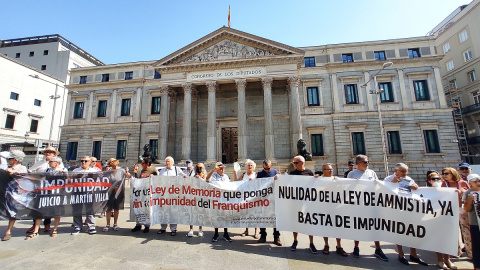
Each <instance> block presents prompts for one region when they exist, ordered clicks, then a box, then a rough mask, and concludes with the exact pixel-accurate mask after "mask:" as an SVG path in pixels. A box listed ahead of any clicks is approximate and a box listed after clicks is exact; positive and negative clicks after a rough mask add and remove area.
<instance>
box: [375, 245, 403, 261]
mask: <svg viewBox="0 0 480 270" xmlns="http://www.w3.org/2000/svg"><path fill="white" fill-rule="evenodd" d="M375 256H377V257H378V258H379V259H380V260H382V261H385V262H388V257H387V256H385V254H383V251H382V249H381V248H377V249H375ZM405 261H406V260H405Z"/></svg>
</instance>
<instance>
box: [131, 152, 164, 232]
mask: <svg viewBox="0 0 480 270" xmlns="http://www.w3.org/2000/svg"><path fill="white" fill-rule="evenodd" d="M135 165H136V164H135ZM151 166H152V159H151V158H144V159H143V160H142V170H141V171H140V179H143V178H148V177H150V176H151V175H158V172H157V170H155V168H152V167H151ZM137 181H138V179H137ZM142 181H149V179H147V180H142ZM144 226H145V228H144V229H143V232H144V233H147V232H149V231H150V224H145V225H144ZM141 229H142V224H140V223H139V222H138V220H137V223H136V224H135V227H134V228H133V229H132V232H136V231H140V230H141Z"/></svg>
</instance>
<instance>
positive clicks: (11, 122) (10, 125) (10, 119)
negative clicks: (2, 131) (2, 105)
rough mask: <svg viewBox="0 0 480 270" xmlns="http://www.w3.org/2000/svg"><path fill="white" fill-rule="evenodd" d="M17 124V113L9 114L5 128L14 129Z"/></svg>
mask: <svg viewBox="0 0 480 270" xmlns="http://www.w3.org/2000/svg"><path fill="white" fill-rule="evenodd" d="M14 125H15V115H13V114H7V120H6V121H5V128H7V129H13V127H14Z"/></svg>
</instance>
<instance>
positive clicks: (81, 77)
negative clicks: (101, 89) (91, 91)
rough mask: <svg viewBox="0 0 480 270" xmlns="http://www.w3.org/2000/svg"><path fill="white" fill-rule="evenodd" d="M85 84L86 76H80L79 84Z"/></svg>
mask: <svg viewBox="0 0 480 270" xmlns="http://www.w3.org/2000/svg"><path fill="white" fill-rule="evenodd" d="M86 83H87V76H80V83H79V84H86Z"/></svg>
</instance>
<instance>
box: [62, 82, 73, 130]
mask: <svg viewBox="0 0 480 270" xmlns="http://www.w3.org/2000/svg"><path fill="white" fill-rule="evenodd" d="M67 91H68V95H67V106H65V119H64V121H63V123H64V125H65V126H67V125H68V124H69V123H70V117H72V116H71V115H70V107H71V105H74V103H73V104H72V92H70V91H69V90H67Z"/></svg>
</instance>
